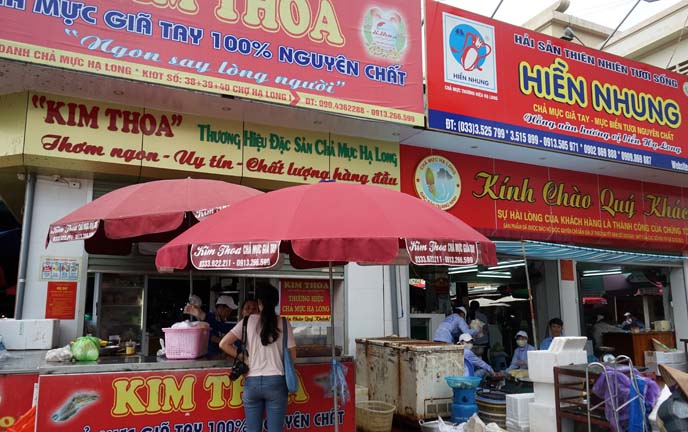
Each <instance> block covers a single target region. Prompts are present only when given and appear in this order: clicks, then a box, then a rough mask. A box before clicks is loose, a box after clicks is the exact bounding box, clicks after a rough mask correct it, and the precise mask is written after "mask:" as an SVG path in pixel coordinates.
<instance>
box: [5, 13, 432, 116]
mask: <svg viewBox="0 0 688 432" xmlns="http://www.w3.org/2000/svg"><path fill="white" fill-rule="evenodd" d="M0 11H1V16H2V26H0V57H4V58H8V59H12V60H19V61H22V62H30V63H38V64H43V65H49V66H56V67H60V68H65V69H71V70H78V71H83V72H91V73H96V74H102V75H108V76H115V77H120V78H128V79H133V80H138V81H145V82H150V83H156V84H164V85H168V86H173V87H182V88H187V89H193V90H197V91H205V92H211V93H220V94H228V95H233V96H237V97H244V98H249V99H257V100H262V101H267V102H275V103H280V104H285V105H293V106H301V107H307V108H313V109H320V110H325V111H330V112H337V113H342V114H347V115H354V116H358V117H365V118H373V119H381V120H389V121H395V122H399V123H407V124H415V125H422V124H423V123H424V114H423V88H422V86H423V77H422V57H421V55H422V54H421V28H420V23H421V17H420V7H419V5H418V4H415V3H413V2H399V1H395V0H376V1H375V2H374V3H371V2H368V1H364V0H351V1H348V2H344V3H343V2H335V1H333V0H302V1H286V0H271V1H270V0H268V1H258V0H244V1H235V0H234V1H226V0H215V1H207V2H199V1H196V0H180V1H157V0H137V1H128V2H124V1H118V2H112V1H105V0H94V1H90V2H88V3H73V2H62V1H25V0H18V1H10V2H0ZM36 29H40V31H36Z"/></svg>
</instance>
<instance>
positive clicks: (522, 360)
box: [506, 330, 535, 372]
mask: <svg viewBox="0 0 688 432" xmlns="http://www.w3.org/2000/svg"><path fill="white" fill-rule="evenodd" d="M516 345H518V347H517V348H516V349H515V350H514V357H513V358H512V359H511V366H509V367H508V368H506V371H507V372H509V371H512V370H516V369H528V351H534V350H535V347H534V346H532V345H530V344H528V333H526V332H524V331H523V330H521V331H519V332H518V333H516Z"/></svg>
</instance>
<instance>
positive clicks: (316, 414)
mask: <svg viewBox="0 0 688 432" xmlns="http://www.w3.org/2000/svg"><path fill="white" fill-rule="evenodd" d="M345 366H346V367H347V373H346V380H347V384H348V385H349V388H350V389H353V388H354V365H353V363H347V364H345ZM296 369H297V373H298V375H299V379H300V386H299V390H298V392H297V393H295V394H292V395H290V397H289V406H288V409H287V418H286V422H285V425H286V429H287V430H312V431H323V432H324V431H331V430H334V426H333V425H334V421H335V420H338V421H339V423H340V430H342V431H346V432H353V431H354V429H355V420H354V415H355V409H354V402H353V400H349V401H348V402H347V403H346V404H342V405H341V406H340V410H339V412H338V414H337V415H336V416H335V415H334V414H333V412H332V395H331V393H330V391H329V389H328V387H329V386H328V374H329V371H330V365H329V364H312V365H298V366H297V368H296ZM229 372H230V370H229V369H191V370H177V371H170V370H167V371H154V372H126V373H94V374H76V375H44V376H41V377H40V379H39V398H38V407H37V411H36V420H37V421H36V430H37V431H51V432H60V431H65V432H67V431H68V432H74V431H94V432H95V431H101V430H117V431H120V430H122V431H127V432H161V431H164V430H168V431H170V432H174V431H187V430H188V431H193V432H231V431H236V432H239V431H244V430H245V424H244V422H245V416H244V409H243V406H242V402H241V395H242V392H243V381H244V378H239V379H238V380H237V381H231V380H230V379H229ZM165 426H166V428H165Z"/></svg>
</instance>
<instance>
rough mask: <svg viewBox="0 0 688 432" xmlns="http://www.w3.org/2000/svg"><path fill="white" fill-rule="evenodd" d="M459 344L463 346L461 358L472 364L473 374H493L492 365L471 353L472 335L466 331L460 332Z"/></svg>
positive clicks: (479, 375)
mask: <svg viewBox="0 0 688 432" xmlns="http://www.w3.org/2000/svg"><path fill="white" fill-rule="evenodd" d="M459 345H460V346H462V347H463V358H464V359H465V360H467V361H468V362H469V363H470V364H471V366H473V371H474V375H475V376H478V377H484V376H485V375H494V369H492V366H490V365H489V364H487V363H485V361H484V360H483V359H481V358H480V357H478V356H477V355H475V354H473V351H471V348H473V336H471V335H470V334H468V333H464V334H462V335H461V336H459Z"/></svg>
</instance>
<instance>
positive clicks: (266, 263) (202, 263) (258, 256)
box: [190, 241, 280, 270]
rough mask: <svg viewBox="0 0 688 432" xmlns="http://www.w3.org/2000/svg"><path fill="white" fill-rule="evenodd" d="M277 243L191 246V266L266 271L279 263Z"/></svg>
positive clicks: (206, 268) (199, 268)
mask: <svg viewBox="0 0 688 432" xmlns="http://www.w3.org/2000/svg"><path fill="white" fill-rule="evenodd" d="M279 248H280V242H279V241H266V242H254V243H214V244H202V245H191V252H190V254H191V264H192V265H193V266H194V267H195V268H197V269H198V270H249V269H266V268H271V267H274V266H276V265H277V262H278V261H279V256H280V255H279Z"/></svg>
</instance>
